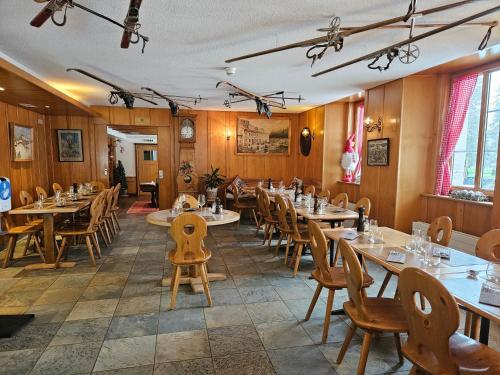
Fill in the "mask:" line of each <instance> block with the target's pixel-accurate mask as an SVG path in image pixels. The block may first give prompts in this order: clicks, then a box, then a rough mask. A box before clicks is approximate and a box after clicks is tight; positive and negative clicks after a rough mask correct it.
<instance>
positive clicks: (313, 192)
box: [303, 185, 316, 197]
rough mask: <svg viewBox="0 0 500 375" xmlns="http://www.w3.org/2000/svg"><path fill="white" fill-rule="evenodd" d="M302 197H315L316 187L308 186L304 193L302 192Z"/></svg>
mask: <svg viewBox="0 0 500 375" xmlns="http://www.w3.org/2000/svg"><path fill="white" fill-rule="evenodd" d="M303 194H304V195H307V194H311V196H313V197H314V196H315V195H316V187H315V186H314V185H309V186H307V187H306V188H305V189H304V192H303Z"/></svg>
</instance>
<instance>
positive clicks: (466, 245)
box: [412, 221, 479, 255]
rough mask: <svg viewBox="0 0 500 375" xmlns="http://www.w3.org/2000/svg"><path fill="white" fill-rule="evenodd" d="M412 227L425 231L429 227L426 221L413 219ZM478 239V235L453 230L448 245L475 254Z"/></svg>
mask: <svg viewBox="0 0 500 375" xmlns="http://www.w3.org/2000/svg"><path fill="white" fill-rule="evenodd" d="M412 228H413V229H420V230H422V231H423V232H427V228H429V224H428V223H424V222H422V221H414V222H413V225H412ZM478 240H479V238H478V237H476V236H472V235H470V234H466V233H462V232H458V231H455V230H454V231H453V232H452V234H451V240H450V245H449V246H450V247H451V248H453V249H457V250H461V251H463V252H465V253H468V254H471V255H475V251H476V243H477V241H478Z"/></svg>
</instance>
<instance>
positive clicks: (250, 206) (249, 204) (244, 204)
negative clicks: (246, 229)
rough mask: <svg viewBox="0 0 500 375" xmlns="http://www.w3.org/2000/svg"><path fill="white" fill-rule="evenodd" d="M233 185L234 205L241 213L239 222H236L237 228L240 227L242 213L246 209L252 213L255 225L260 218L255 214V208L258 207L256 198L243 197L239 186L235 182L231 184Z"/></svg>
mask: <svg viewBox="0 0 500 375" xmlns="http://www.w3.org/2000/svg"><path fill="white" fill-rule="evenodd" d="M231 187H232V192H233V197H234V201H233V207H234V210H235V211H236V212H238V213H239V214H240V220H238V222H237V224H236V228H237V229H240V221H241V213H242V211H244V210H247V211H249V212H250V213H251V215H252V218H253V219H254V221H255V225H257V224H258V220H257V215H256V214H255V210H256V209H257V204H256V202H255V200H250V199H241V196H240V190H239V188H238V186H237V185H236V184H234V183H233V184H231Z"/></svg>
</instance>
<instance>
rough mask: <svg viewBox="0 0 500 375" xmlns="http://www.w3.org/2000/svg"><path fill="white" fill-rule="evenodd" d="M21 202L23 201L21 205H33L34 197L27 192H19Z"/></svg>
mask: <svg viewBox="0 0 500 375" xmlns="http://www.w3.org/2000/svg"><path fill="white" fill-rule="evenodd" d="M19 200H20V201H21V205H23V206H27V205H28V204H31V203H33V197H32V196H31V194H30V193H28V192H27V191H26V190H21V191H20V192H19Z"/></svg>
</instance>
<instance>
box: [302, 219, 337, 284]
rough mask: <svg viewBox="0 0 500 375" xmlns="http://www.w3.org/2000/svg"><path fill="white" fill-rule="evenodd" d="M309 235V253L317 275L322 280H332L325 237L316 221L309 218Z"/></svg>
mask: <svg viewBox="0 0 500 375" xmlns="http://www.w3.org/2000/svg"><path fill="white" fill-rule="evenodd" d="M308 228H309V236H310V238H311V253H312V256H313V260H314V267H315V268H316V271H317V272H318V274H319V275H318V276H320V277H321V279H322V280H324V281H327V282H328V281H332V280H331V279H332V277H331V275H330V266H329V265H328V262H327V260H326V254H327V250H328V245H327V242H326V237H325V234H324V233H323V231H322V230H321V228H320V227H319V225H318V223H316V222H315V221H313V220H309V223H308Z"/></svg>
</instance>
